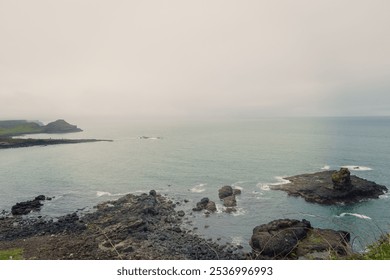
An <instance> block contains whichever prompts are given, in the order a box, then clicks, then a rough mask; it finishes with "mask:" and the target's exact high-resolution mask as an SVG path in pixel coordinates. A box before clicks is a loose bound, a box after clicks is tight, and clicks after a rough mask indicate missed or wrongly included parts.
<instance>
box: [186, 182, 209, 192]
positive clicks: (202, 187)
mask: <svg viewBox="0 0 390 280" xmlns="http://www.w3.org/2000/svg"><path fill="white" fill-rule="evenodd" d="M205 186H206V184H198V185H196V186H195V187H193V188H191V189H189V191H190V192H193V193H202V192H204V191H205V190H206V188H205Z"/></svg>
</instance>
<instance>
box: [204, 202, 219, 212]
mask: <svg viewBox="0 0 390 280" xmlns="http://www.w3.org/2000/svg"><path fill="white" fill-rule="evenodd" d="M205 209H206V210H207V211H210V212H215V211H217V206H216V205H215V202H214V201H209V202H208V203H207V204H206V207H205Z"/></svg>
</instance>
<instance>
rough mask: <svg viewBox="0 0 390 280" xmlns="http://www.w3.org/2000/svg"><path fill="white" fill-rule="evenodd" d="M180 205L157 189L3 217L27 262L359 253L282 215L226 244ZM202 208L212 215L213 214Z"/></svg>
mask: <svg viewBox="0 0 390 280" xmlns="http://www.w3.org/2000/svg"><path fill="white" fill-rule="evenodd" d="M180 203H182V202H180V201H176V202H175V201H173V200H171V199H170V198H169V197H166V196H163V195H161V194H157V193H156V192H155V191H153V190H152V191H150V192H149V194H146V193H144V194H140V195H134V194H127V195H125V196H123V197H121V198H119V199H118V200H114V201H106V202H103V203H100V204H98V205H97V206H96V207H95V211H94V212H92V213H77V212H74V213H72V214H68V215H65V216H62V217H59V218H56V219H52V218H49V219H48V218H45V217H41V216H38V217H37V218H32V217H28V216H27V217H23V216H21V215H3V216H2V217H0V251H4V250H18V251H20V252H22V253H21V256H20V258H23V259H27V260H34V259H37V260H51V259H58V260H67V259H72V260H88V259H91V260H99V259H106V260H124V259H126V260H169V259H178V260H179V259H185V260H264V259H266V260H275V259H276V260H277V259H332V258H334V257H337V258H347V257H348V256H350V255H351V254H352V251H351V249H350V245H349V233H347V232H341V231H334V230H330V229H318V228H313V227H312V226H311V225H310V222H309V221H307V220H302V221H297V220H290V219H279V220H274V221H272V222H270V223H268V224H263V225H260V226H256V227H255V228H254V229H253V236H252V238H251V240H247V242H248V243H250V245H251V248H252V250H251V251H245V249H244V248H243V247H242V246H240V245H234V244H231V243H226V244H221V242H219V241H218V240H212V239H210V238H207V237H204V236H198V235H197V234H196V233H195V231H194V230H191V229H188V227H185V226H184V224H187V225H188V224H191V223H192V221H191V219H192V211H194V210H189V211H190V212H184V211H183V210H179V211H177V210H176V205H180ZM197 211H199V210H197ZM201 211H204V214H205V218H207V215H212V213H208V210H201ZM250 230H251V229H250V228H248V231H250Z"/></svg>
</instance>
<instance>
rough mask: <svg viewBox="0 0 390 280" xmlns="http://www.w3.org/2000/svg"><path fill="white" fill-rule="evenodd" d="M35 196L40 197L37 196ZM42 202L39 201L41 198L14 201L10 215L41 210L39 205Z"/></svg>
mask: <svg viewBox="0 0 390 280" xmlns="http://www.w3.org/2000/svg"><path fill="white" fill-rule="evenodd" d="M37 198H40V196H38V197H37ZM42 206H43V204H42V203H41V199H34V200H29V201H24V202H19V203H16V204H15V205H14V206H12V208H11V213H12V215H15V216H16V215H27V214H29V213H30V212H31V211H39V210H41V207H42Z"/></svg>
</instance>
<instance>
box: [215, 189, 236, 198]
mask: <svg viewBox="0 0 390 280" xmlns="http://www.w3.org/2000/svg"><path fill="white" fill-rule="evenodd" d="M231 195H233V188H232V187H231V186H223V187H222V188H220V189H219V190H218V196H219V199H224V198H225V197H228V196H231Z"/></svg>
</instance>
